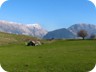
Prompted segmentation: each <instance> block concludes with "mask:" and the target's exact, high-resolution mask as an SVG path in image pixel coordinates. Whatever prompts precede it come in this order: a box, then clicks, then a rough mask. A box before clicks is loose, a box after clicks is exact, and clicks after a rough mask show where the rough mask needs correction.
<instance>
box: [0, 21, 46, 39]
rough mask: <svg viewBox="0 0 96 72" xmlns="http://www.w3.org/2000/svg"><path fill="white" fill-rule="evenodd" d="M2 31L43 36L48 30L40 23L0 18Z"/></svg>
mask: <svg viewBox="0 0 96 72" xmlns="http://www.w3.org/2000/svg"><path fill="white" fill-rule="evenodd" d="M0 31H1V32H7V33H12V34H23V35H31V36H35V37H40V38H42V37H43V36H44V35H45V34H46V33H47V30H45V29H43V28H42V27H41V26H40V25H39V24H21V23H16V22H9V21H4V20H0Z"/></svg>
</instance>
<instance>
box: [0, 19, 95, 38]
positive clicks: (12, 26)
mask: <svg viewBox="0 0 96 72" xmlns="http://www.w3.org/2000/svg"><path fill="white" fill-rule="evenodd" d="M80 30H86V31H87V32H88V36H90V35H92V34H95V35H96V25H94V24H86V23H80V24H74V25H72V26H70V27H69V28H61V29H56V30H53V31H47V30H45V29H44V28H42V27H41V26H40V24H21V23H15V22H9V21H3V20H1V21H0V32H6V33H12V34H22V35H30V36H33V37H39V38H44V39H52V38H55V39H73V38H76V37H77V32H78V31H80Z"/></svg>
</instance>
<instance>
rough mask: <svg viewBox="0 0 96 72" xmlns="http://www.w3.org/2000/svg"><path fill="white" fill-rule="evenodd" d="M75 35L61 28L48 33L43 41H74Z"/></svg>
mask: <svg viewBox="0 0 96 72" xmlns="http://www.w3.org/2000/svg"><path fill="white" fill-rule="evenodd" d="M74 38H75V35H74V34H73V33H72V32H70V31H69V30H67V29H65V28H62V29H57V30H54V31H51V32H48V33H47V34H46V35H45V36H44V39H74Z"/></svg>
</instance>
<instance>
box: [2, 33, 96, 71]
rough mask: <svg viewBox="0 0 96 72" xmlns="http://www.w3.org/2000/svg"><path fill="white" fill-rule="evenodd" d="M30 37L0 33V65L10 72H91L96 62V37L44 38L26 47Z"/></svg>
mask: <svg viewBox="0 0 96 72" xmlns="http://www.w3.org/2000/svg"><path fill="white" fill-rule="evenodd" d="M28 39H36V38H32V37H30V36H23V35H15V34H6V33H0V64H1V65H2V67H3V68H4V69H5V70H6V71H8V72H88V71H90V70H91V69H92V68H93V67H94V66H95V64H96V40H53V41H42V42H44V44H42V45H40V46H26V45H25V42H26V41H27V40H28Z"/></svg>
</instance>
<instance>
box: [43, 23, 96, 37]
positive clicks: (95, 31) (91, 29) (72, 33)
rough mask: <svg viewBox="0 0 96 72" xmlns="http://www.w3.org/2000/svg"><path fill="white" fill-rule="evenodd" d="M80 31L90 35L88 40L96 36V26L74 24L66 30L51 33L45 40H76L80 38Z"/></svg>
mask: <svg viewBox="0 0 96 72" xmlns="http://www.w3.org/2000/svg"><path fill="white" fill-rule="evenodd" d="M80 30H85V31H87V33H88V36H87V38H89V37H90V36H91V35H96V25H93V24H85V23H81V24H74V25H72V26H70V27H69V28H67V29H65V28H64V29H57V30H54V31H50V32H48V33H47V34H46V35H45V36H44V38H45V39H51V38H55V39H74V38H78V37H77V33H78V32H79V31H80Z"/></svg>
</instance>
